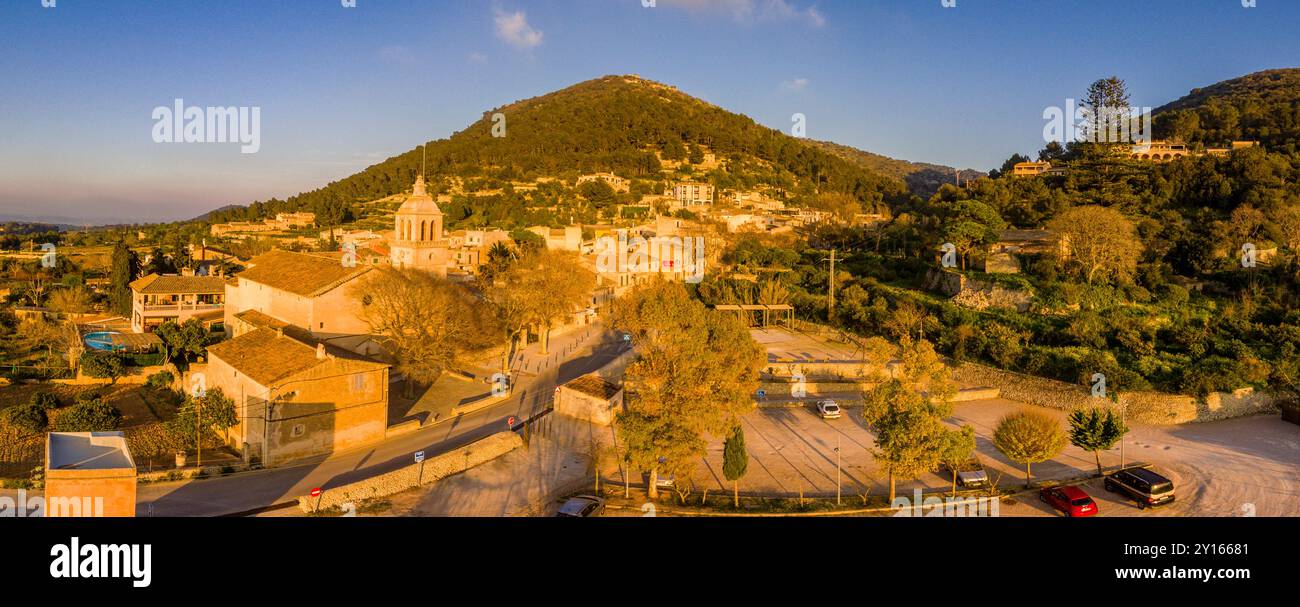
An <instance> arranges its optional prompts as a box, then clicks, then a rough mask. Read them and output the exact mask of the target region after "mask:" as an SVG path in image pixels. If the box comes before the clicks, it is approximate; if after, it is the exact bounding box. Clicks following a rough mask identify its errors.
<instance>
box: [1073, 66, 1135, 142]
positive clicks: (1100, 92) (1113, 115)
mask: <svg viewBox="0 0 1300 607" xmlns="http://www.w3.org/2000/svg"><path fill="white" fill-rule="evenodd" d="M1128 99H1129V97H1128V85H1127V84H1125V83H1124V81H1123V80H1121V79H1119V78H1117V77H1115V76H1111V77H1110V78H1102V79H1100V80H1097V81H1094V82H1093V83H1092V84H1090V85H1088V92H1087V94H1085V95H1084V97H1083V102H1082V105H1083V108H1084V109H1085V110H1086V111H1087V118H1086V120H1087V129H1088V133H1087V136H1086V137H1085V138H1086V139H1088V140H1089V141H1090V142H1093V143H1099V142H1105V143H1130V141H1117V140H1114V139H1113V138H1111V137H1109V136H1108V135H1107V133H1116V132H1119V133H1123V132H1125V130H1124V129H1127V128H1128V127H1126V126H1124V125H1122V124H1120V122H1121V121H1128V120H1129V114H1128V112H1127V110H1128V107H1129V101H1128Z"/></svg>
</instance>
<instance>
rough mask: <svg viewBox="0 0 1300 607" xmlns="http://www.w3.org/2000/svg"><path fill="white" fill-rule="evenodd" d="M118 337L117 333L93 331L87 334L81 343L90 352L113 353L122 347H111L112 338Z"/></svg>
mask: <svg viewBox="0 0 1300 607" xmlns="http://www.w3.org/2000/svg"><path fill="white" fill-rule="evenodd" d="M114 335H120V333H119V332H117V331H94V332H91V333H87V334H86V336H85V337H83V338H82V341H84V342H86V347H87V348H90V349H92V350H104V351H108V352H113V351H117V350H121V349H122V348H123V346H114V345H113V336H114Z"/></svg>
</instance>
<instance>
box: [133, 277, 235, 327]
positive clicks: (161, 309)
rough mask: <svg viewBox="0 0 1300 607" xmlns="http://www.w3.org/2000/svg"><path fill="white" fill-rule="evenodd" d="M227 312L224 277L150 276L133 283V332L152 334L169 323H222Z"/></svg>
mask: <svg viewBox="0 0 1300 607" xmlns="http://www.w3.org/2000/svg"><path fill="white" fill-rule="evenodd" d="M225 309H226V279H225V278H224V277H221V276H178V275H175V274H150V275H148V276H145V277H144V278H141V279H139V280H136V281H135V282H132V283H131V330H132V331H134V332H136V333H152V332H153V331H154V329H156V328H157V327H159V326H161V325H162V324H164V323H166V322H167V321H169V320H171V321H176V322H178V323H183V322H185V321H187V320H189V319H191V318H197V319H199V320H200V321H202V322H203V324H204V325H205V326H208V327H212V326H213V325H217V324H220V323H221V321H222V318H223V317H224V316H225Z"/></svg>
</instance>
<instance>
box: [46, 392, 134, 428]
mask: <svg viewBox="0 0 1300 607" xmlns="http://www.w3.org/2000/svg"><path fill="white" fill-rule="evenodd" d="M121 425H122V412H121V411H118V410H117V407H114V406H113V405H110V404H108V403H106V402H104V401H103V400H102V399H99V398H96V399H95V400H91V401H87V402H82V403H80V404H78V405H76V406H74V407H72V408H70V409H68V410H67V411H64V412H63V413H62V414H61V415H59V416H58V417H57V418H56V419H55V420H54V430H55V431H56V432H100V431H104V430H116V429H117V428H118V427H119V426H121Z"/></svg>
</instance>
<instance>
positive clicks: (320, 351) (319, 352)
mask: <svg viewBox="0 0 1300 607" xmlns="http://www.w3.org/2000/svg"><path fill="white" fill-rule="evenodd" d="M326 358H329V355H328V354H326V353H325V344H316V359H317V360H325V359H326Z"/></svg>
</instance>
